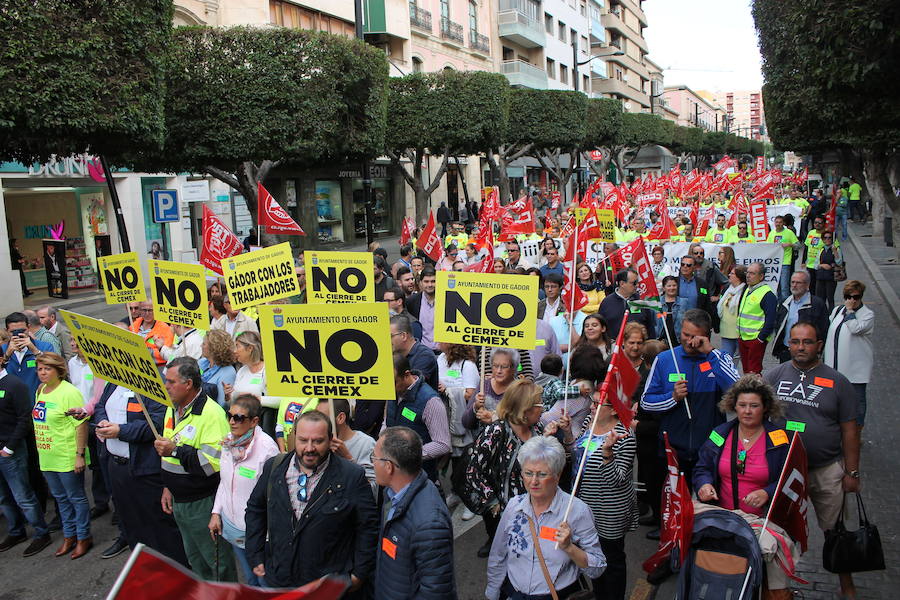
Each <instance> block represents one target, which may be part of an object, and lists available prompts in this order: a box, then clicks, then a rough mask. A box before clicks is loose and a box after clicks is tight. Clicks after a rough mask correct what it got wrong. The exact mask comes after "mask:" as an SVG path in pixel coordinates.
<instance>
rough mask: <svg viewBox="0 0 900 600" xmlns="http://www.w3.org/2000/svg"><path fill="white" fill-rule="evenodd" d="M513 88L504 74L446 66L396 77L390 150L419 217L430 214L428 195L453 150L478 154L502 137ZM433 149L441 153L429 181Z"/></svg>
mask: <svg viewBox="0 0 900 600" xmlns="http://www.w3.org/2000/svg"><path fill="white" fill-rule="evenodd" d="M509 89H510V88H509V82H508V81H507V79H506V78H505V77H504V76H503V75H501V74H499V73H487V72H484V71H449V70H447V71H439V72H436V73H415V74H412V75H407V76H405V77H400V78H394V79H391V81H390V95H389V99H388V107H389V108H388V120H387V123H388V127H387V135H386V136H385V148H386V154H387V155H388V156H389V157H390V158H391V160H392V161H393V162H394V164H395V165H397V166H398V167H399V168H400V170H401V172H402V173H403V177H404V179H405V180H406V183H407V184H408V185H409V187H410V188H412V190H413V193H414V194H415V197H416V222H418V223H421V222H422V221H423V220H424V219H426V218H427V217H428V212H429V199H430V198H431V194H432V192H434V190H435V189H437V187H438V185H440V182H441V179H442V178H443V176H444V173H445V172H446V170H447V163H448V160H449V158H450V157H451V156H453V155H455V154H475V153H477V152H479V151H481V150H483V149H484V148H488V147H490V146H492V145H494V144H496V143H497V141H498V140H500V139H501V136H502V134H503V130H504V128H505V127H506V121H507V118H508V114H509ZM429 154H431V155H435V156H440V157H442V158H441V163H440V166H439V167H438V169H437V170H436V171H435V172H434V173H433V174H432V175H431V179H430V181H425V179H424V174H423V168H422V167H423V164H424V161H425V158H426V156H427V155H429ZM403 161H405V163H404V162H403ZM407 164H408V165H409V168H410V170H407V168H406V165H407Z"/></svg>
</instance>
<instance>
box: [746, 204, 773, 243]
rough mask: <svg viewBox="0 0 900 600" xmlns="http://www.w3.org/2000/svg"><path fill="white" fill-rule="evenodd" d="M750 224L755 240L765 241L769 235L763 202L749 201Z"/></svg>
mask: <svg viewBox="0 0 900 600" xmlns="http://www.w3.org/2000/svg"><path fill="white" fill-rule="evenodd" d="M750 226H751V227H752V228H753V238H754V239H755V240H756V241H757V242H765V241H766V238H767V237H768V236H769V220H768V217H767V216H766V203H765V202H751V203H750Z"/></svg>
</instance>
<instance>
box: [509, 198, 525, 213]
mask: <svg viewBox="0 0 900 600" xmlns="http://www.w3.org/2000/svg"><path fill="white" fill-rule="evenodd" d="M529 202H531V199H530V198H529V197H528V196H522V197H521V198H519V199H518V200H516V201H515V202H513V203H512V204H510V205H509V206H507V207H506V208H507V210H511V211H513V212H514V213H519V212H522V211H523V210H525V207H526V206H527V205H528V203H529Z"/></svg>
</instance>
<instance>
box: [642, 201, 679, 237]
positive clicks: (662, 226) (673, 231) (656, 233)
mask: <svg viewBox="0 0 900 600" xmlns="http://www.w3.org/2000/svg"><path fill="white" fill-rule="evenodd" d="M657 211H658V212H659V220H658V221H657V222H656V225H654V226H653V227H652V228H651V229H650V231H649V232H648V233H647V239H648V240H669V239H672V238H673V237H674V236H676V235H678V228H677V227H675V222H674V221H672V217H670V216H669V207H668V206H666V205H665V203H663V204H662V205H661V206H658V207H657Z"/></svg>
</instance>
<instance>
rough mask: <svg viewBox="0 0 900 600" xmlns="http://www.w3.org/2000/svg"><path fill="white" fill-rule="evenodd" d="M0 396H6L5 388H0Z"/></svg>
mask: <svg viewBox="0 0 900 600" xmlns="http://www.w3.org/2000/svg"><path fill="white" fill-rule="evenodd" d="M0 398H6V390H0Z"/></svg>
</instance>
